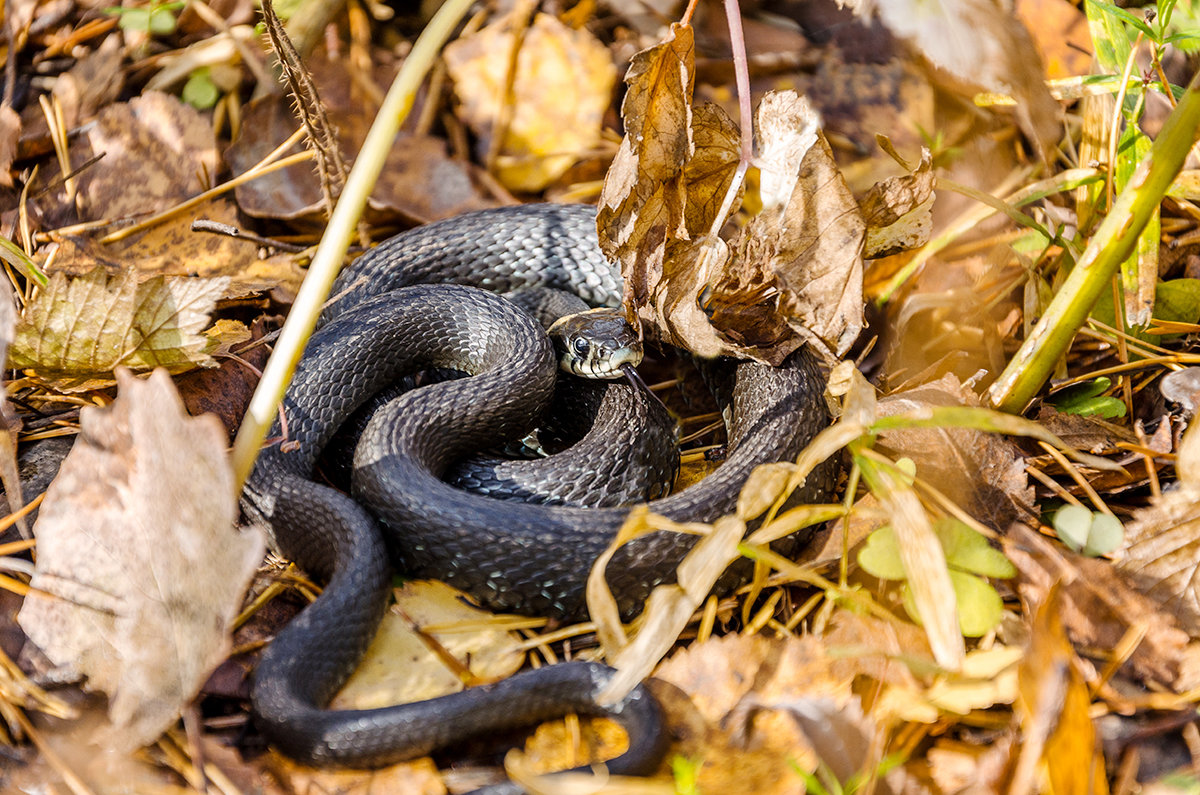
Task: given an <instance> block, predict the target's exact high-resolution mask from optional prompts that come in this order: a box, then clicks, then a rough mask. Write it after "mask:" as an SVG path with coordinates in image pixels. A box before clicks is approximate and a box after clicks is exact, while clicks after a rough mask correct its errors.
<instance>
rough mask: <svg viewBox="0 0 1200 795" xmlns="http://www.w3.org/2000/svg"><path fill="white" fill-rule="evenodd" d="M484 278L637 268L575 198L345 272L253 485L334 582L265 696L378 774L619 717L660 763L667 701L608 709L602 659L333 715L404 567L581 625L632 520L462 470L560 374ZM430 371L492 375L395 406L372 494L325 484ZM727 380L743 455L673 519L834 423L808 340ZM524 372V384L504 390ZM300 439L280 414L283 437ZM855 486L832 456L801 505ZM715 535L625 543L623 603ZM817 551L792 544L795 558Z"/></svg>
mask: <svg viewBox="0 0 1200 795" xmlns="http://www.w3.org/2000/svg"><path fill="white" fill-rule="evenodd" d="M434 282H436V283H442V284H439V285H437V286H429V283H434ZM445 283H449V284H450V285H469V286H462V287H455V286H446V284H445ZM473 287H482V288H485V289H486V290H491V291H497V292H499V291H508V290H517V289H522V288H528V287H552V288H558V289H563V290H568V291H571V292H574V293H576V294H578V295H579V296H580V297H582V298H583V299H584V300H586V301H587V302H588V303H589V304H592V305H595V306H605V305H608V306H613V305H616V304H617V303H618V302H619V300H620V297H621V282H620V275H619V272H617V271H616V269H615V268H614V267H613V266H612V265H610V264H609V263H608V262H607V261H606V260H605V259H604V257H603V255H602V254H601V252H600V250H599V247H598V245H597V242H596V232H595V210H594V209H593V208H591V207H586V206H573V205H549V204H540V205H523V206H519V207H508V208H501V209H497V210H485V211H481V212H477V213H470V214H467V215H462V216H458V217H455V218H452V219H448V220H446V221H441V222H437V223H434V224H429V225H427V226H423V227H420V228H417V229H415V230H412V231H410V232H406V233H403V234H401V235H398V236H397V237H395V238H392V239H390V240H388V241H385V242H384V243H383V244H381V245H380V246H378V247H377V248H375V249H374V250H372V251H370V252H369V253H367V254H365V255H364V256H362V257H361V258H359V259H358V260H357V261H356V262H354V263H353V264H352V265H351V266H349V267H348V268H347V269H346V271H345V272H344V273H343V274H342V275H341V276H340V277H339V279H338V282H337V284H335V286H334V295H335V301H334V302H333V303H332V304H331V306H330V307H329V308H328V309H327V310H326V313H325V315H324V316H323V318H322V325H321V327H320V328H319V329H318V331H317V332H316V334H314V336H313V338H312V340H311V341H310V343H309V347H308V349H307V351H306V353H305V356H304V358H303V360H302V361H301V363H300V366H299V368H298V370H297V373H296V377H295V379H294V380H293V383H292V385H291V387H290V388H289V391H288V394H287V397H286V399H285V401H284V405H283V413H284V414H285V416H286V419H287V436H288V440H289V445H288V449H287V451H285V450H283V449H281V447H280V446H279V445H276V446H273V447H268V448H267V449H264V450H263V452H262V454H261V455H260V457H259V459H258V462H257V464H256V466H255V469H254V472H253V474H252V475H251V477H250V479H249V481H248V483H247V486H246V490H245V492H244V495H243V507H244V510H245V512H246V513H247V515H248V516H250V517H252V518H257V519H259V520H262V521H263V522H265V523H266V524H267V525H269V527H270V528H271V533H272V537H273V538H272V540H273V544H274V548H275V549H276V550H277V551H278V552H279V553H280V554H281V555H283V556H284V557H286V558H289V559H291V560H293V561H295V562H296V563H297V564H298V565H299V566H301V567H302V568H303V569H305V570H306V571H308V572H309V573H310V574H312V575H313V576H314V577H316V578H318V579H320V580H322V581H324V582H326V583H327V584H326V586H325V588H324V591H323V593H322V595H321V596H320V598H318V599H317V600H316V602H314V603H313V604H312V605H310V606H309V607H308V608H306V609H305V610H304V611H303V612H301V613H300V615H299V616H298V617H297V618H296V619H294V620H293V621H292V622H291V623H290V624H289V625H288V626H287V627H285V628H284V629H283V630H282V631H281V632H279V634H278V635H277V636H276V638H275V639H274V641H273V642H272V643H271V644H270V646H269V647H268V649H267V650H266V652H265V653H264V655H263V658H262V660H261V661H260V663H259V665H258V668H257V671H256V674H255V682H254V687H253V692H252V711H253V716H254V719H255V722H256V724H257V725H258V727H259V728H260V730H261V731H262V732H263V733H264V735H265V736H266V737H267V739H268V740H269V741H270V742H271V743H272V744H274V745H275V746H276V747H278V748H279V749H280V750H281V751H283V752H284V753H286V754H288V755H290V756H292V757H294V758H297V759H299V760H301V761H307V762H312V763H317V764H337V765H343V766H352V767H367V766H377V765H382V764H386V763H390V762H394V761H399V760H401V759H407V758H414V757H418V756H422V755H425V754H427V753H429V752H431V751H432V750H434V749H437V748H441V747H444V746H445V745H447V744H453V743H455V742H458V741H460V740H462V739H464V738H465V737H468V736H472V735H477V734H487V733H492V732H499V731H503V730H505V729H508V728H512V727H516V726H527V725H530V724H532V723H536V722H538V721H540V720H543V719H548V718H550V717H555V716H560V715H563V714H565V713H568V712H579V713H581V714H604V715H609V716H611V717H614V718H615V719H616V720H618V722H620V723H621V724H622V725H623V726H624V727H625V729H626V731H627V732H628V733H629V735H630V743H629V750H628V751H627V752H626V753H625V754H624V755H622V756H621V757H618V758H617V759H614V760H612V761H611V762H609V763H608V765H609V769H610V771H611V772H614V773H628V774H636V773H644V772H648V771H649V770H652V769H653V768H654V767H655V765H656V764H657V761H658V759H659V758H660V756H661V754H662V752H663V743H665V739H664V737H663V734H662V731H661V726H660V715H659V708H658V706H657V703H656V702H655V701H654V699H653V698H652V697H650V696H649V694H648V693H647V692H646V691H645V690H644V689H642V688H640V687H639V688H638V689H636V690H635V691H634V692H633V693H631V694H630V695H629V696H628V697H627V698H626V699H625V700H624V701H622V702H621V703H619V704H617V705H615V706H605V707H601V706H599V705H598V704H597V703H596V702H595V694H596V693H597V692H598V691H599V690H600V689H601V688H602V687H603V685H604V684H605V683H606V682H607V680H608V678H609V676H610V674H611V671H610V669H608V668H607V667H605V666H602V665H598V664H592V663H580V662H572V663H564V664H559V665H553V666H548V667H546V668H542V669H540V670H536V671H530V672H527V673H523V674H519V675H517V676H515V677H512V678H510V679H507V680H504V681H502V682H499V683H496V684H494V685H487V686H484V687H477V688H470V689H468V690H465V691H463V692H461V693H456V694H453V695H449V696H444V697H441V698H438V699H433V700H430V701H425V702H420V703H416V704H408V705H401V706H397V707H389V708H384V709H378V710H366V711H332V710H328V709H326V704H327V703H328V701H329V699H330V698H331V697H332V696H333V694H334V692H336V690H337V688H338V687H340V685H341V683H342V682H343V681H344V680H345V678H346V677H347V676H349V674H350V672H351V671H352V670H353V668H354V666H355V665H356V664H357V662H358V660H359V659H360V658H361V657H362V655H363V654H364V653H365V650H366V647H367V645H368V643H369V641H370V639H371V637H372V635H373V633H374V631H375V628H376V626H377V624H378V622H379V620H380V618H381V616H382V614H383V611H384V609H385V605H386V600H387V596H388V589H389V587H390V576H391V571H392V568H391V561H393V560H394V561H395V562H396V564H397V566H398V567H399V570H401V571H404V572H405V573H408V574H412V575H414V576H418V577H432V578H436V579H441V580H444V581H446V582H448V583H449V584H451V585H453V586H455V587H457V588H460V589H462V590H464V591H466V592H467V593H469V594H471V595H472V596H473V597H475V598H476V599H478V600H479V601H481V602H482V603H484V604H485V605H487V606H489V607H491V608H494V609H498V610H508V611H518V612H522V613H531V614H537V615H546V616H556V617H562V618H579V617H580V616H582V615H584V614H585V611H586V607H585V604H584V597H583V589H584V583H585V581H586V578H587V576H588V572H589V570H590V569H591V566H592V564H593V562H594V561H595V559H596V558H597V556H598V555H599V554H600V553H601V552H602V551H603V550H604V549H605V547H606V546H607V545H608V543H609V541H610V540H611V538H612V537H613V536H614V534H615V533H616V532H617V530H618V528H619V527H620V525H621V523H622V522H623V520H624V519H625V516H626V514H627V513H628V510H627V509H622V508H595V509H591V508H580V507H573V506H563V505H528V504H523V503H519V502H501V501H497V500H491V499H488V498H487V497H483V496H480V495H475V494H470V493H466V492H462V491H460V490H457V489H454V488H452V487H450V486H448V485H446V484H445V483H444V482H443V481H442V480H441V475H442V474H443V473H444V472H445V471H446V470H447V468H448V467H450V465H451V464H453V463H454V461H456V460H458V459H461V458H463V457H464V456H467V455H470V454H472V453H474V452H477V451H478V450H480V449H481V447H480V446H481V445H482V446H484V447H486V446H487V445H488V444H492V443H494V441H495V436H496V434H500V435H508V436H512V435H516V436H519V435H521V434H522V433H524V432H525V431H527V430H528V429H529V424H530V422H531V421H532V418H533V417H534V416H536V414H537V413H539V412H540V411H541V410H542V408H543V407H544V406H545V404H546V403H547V402H548V401H549V400H550V394H551V391H552V389H553V381H554V378H555V370H556V366H555V362H554V355H553V353H552V351H551V350H550V345H549V343H548V342H547V341H546V338H545V334H544V333H543V332H542V331H541V330H540V327H538V326H537V324H536V323H534V322H533V321H532V320H530V319H529V318H528V317H526V316H524V315H523V314H522V313H521V312H519V311H518V310H516V309H515V308H513V307H512V306H511V305H510V304H508V302H506V301H505V300H503V299H501V298H499V297H498V296H495V295H493V294H491V293H487V292H482V291H480V290H477V289H473ZM429 368H452V369H459V370H463V371H465V372H471V373H476V375H474V376H473V377H470V378H464V379H458V380H454V381H448V382H444V383H438V384H433V385H430V386H427V387H424V388H422V389H419V390H415V391H412V392H408V393H406V394H404V395H402V396H401V397H400V398H398V399H396V400H393V401H392V402H390V403H388V404H387V405H386V406H385V407H384V408H382V409H380V410H378V411H377V412H376V414H375V415H374V417H373V418H372V419H371V421H370V422H369V423H368V426H367V430H366V432H365V433H364V437H363V440H362V442H360V444H359V446H358V448H357V453H356V455H355V462H354V465H355V474H354V489H353V492H354V499H351V498H350V497H348V496H347V495H345V494H343V493H341V492H339V491H336V490H334V489H332V488H330V487H328V486H325V485H323V484H321V483H318V482H314V479H313V468H314V465H315V464H316V461H317V459H318V456H319V455H320V452H321V449H322V448H323V447H324V446H325V445H326V444H327V443H328V442H329V439H330V437H331V436H332V435H333V434H334V432H335V431H336V430H337V427H338V426H339V425H340V424H341V423H342V422H343V421H344V420H345V419H346V418H347V417H348V416H350V415H351V414H352V413H353V412H354V410H355V409H356V408H357V407H358V406H359V405H361V404H362V403H363V402H364V401H366V400H367V399H368V398H369V397H370V396H371V394H373V393H374V392H375V391H377V390H379V389H381V388H383V387H385V386H386V385H387V384H388V383H389V382H390V381H392V380H393V379H395V378H396V377H397V376H399V375H403V374H407V373H410V372H412V371H413V370H421V369H429ZM717 370H718V375H717V381H718V382H721V383H724V387H720V386H719V387H718V388H716V389H715V390H714V393H715V394H717V395H718V398H719V400H721V399H722V396H723V402H724V403H725V404H726V405H727V407H728V408H730V409H731V411H730V412H729V413H728V422H727V426H728V438H729V456H728V458H727V460H726V461H725V463H724V464H723V465H722V466H721V467H720V468H718V469H717V471H716V472H715V473H714V474H712V475H710V476H709V477H707V478H705V479H704V480H703V481H702V482H700V483H698V484H695V485H693V486H691V487H689V488H687V489H684V490H682V491H680V492H679V493H676V494H673V495H671V496H669V497H665V498H662V499H658V500H654V501H653V502H651V503H650V507H651V509H652V510H654V511H656V512H658V513H660V514H663V515H665V516H667V517H670V518H672V519H676V520H681V521H711V520H713V519H715V518H717V517H718V516H721V515H722V514H725V513H728V512H730V511H731V510H732V509H733V507H734V506H735V504H736V500H737V495H738V491H739V489H740V487H741V485H742V484H743V483H744V481H745V479H746V477H747V476H748V475H749V473H750V471H751V470H752V469H753V468H754V467H755V466H757V465H758V464H761V463H764V462H770V461H783V460H788V459H792V458H794V457H795V456H796V455H797V454H798V453H799V452H800V450H801V449H803V447H804V446H805V445H806V444H807V443H808V442H809V441H810V440H811V438H812V437H813V436H814V435H815V434H816V433H817V432H818V431H819V430H821V429H822V428H823V427H824V426H825V425H826V424H827V422H828V419H827V416H826V412H825V408H824V402H823V399H822V393H823V388H824V384H823V380H822V377H821V375H820V372H819V370H818V368H817V366H816V363H815V362H814V360H813V359H812V357H811V355H810V354H808V353H807V352H805V351H803V350H802V351H798V352H797V353H795V354H793V355H792V356H791V357H789V359H788V360H787V361H786V362H785V363H784V364H783V365H782V366H781V367H778V368H772V367H767V366H763V365H759V364H754V363H750V362H737V363H733V362H730V363H727V364H724V365H721V366H720V367H718V368H717ZM513 383H515V384H516V385H517V388H516V390H515V392H514V391H512V390H511V389H510V391H508V392H502V391H496V392H495V393H494V395H495V396H492V394H493V390H494V389H497V390H498V389H499V388H500V387H501V386H503V385H508V386H509V387H511V386H512V384H513ZM280 434H281V428H280V426H279V424H278V423H277V424H276V428H275V429H274V431H273V432H272V434H271V435H272V437H278V436H279V435H280ZM636 441H637V440H636V439H628V438H619V437H618V438H615V439H614V440H613V444H612V449H613V450H614V451H616V452H617V455H618V456H619V455H620V451H621V450H623V449H627V447H628V446H630V445H635V444H636ZM836 477H837V469H836V464H834V463H827V464H825V465H823V466H822V467H820V468H818V469H817V470H816V471H814V472H813V473H812V475H810V476H809V478H808V480H807V482H806V483H805V484H804V485H803V486H802V487H801V489H800V490H799V491H798V493H797V494H796V495H795V499H796V500H798V501H802V502H821V501H825V500H826V499H827V498H828V497H829V496H830V495H831V494H832V492H833V488H834V485H835V480H836ZM694 543H695V539H694V537H691V536H687V535H683V534H675V533H666V532H660V533H654V534H651V535H648V536H644V537H642V538H639V539H637V540H636V541H634V542H632V543H630V544H627V545H626V546H624V547H623V548H622V549H621V550H619V551H618V553H617V555H616V557H615V558H614V560H613V562H612V564H611V565H610V566H609V568H608V575H607V576H608V580H609V584H610V586H611V587H612V589H613V593H614V594H615V595H616V597H617V599H618V602H619V606H620V608H621V610H622V611H623V612H624V613H625V614H626V615H631V614H633V613H635V612H636V611H637V610H638V609H640V605H641V604H642V603H643V601H644V600H645V598H646V596H647V595H648V594H649V592H650V590H651V589H652V588H653V587H655V586H656V585H659V584H661V583H664V582H669V581H672V580H673V578H674V572H675V568H676V566H677V564H678V563H679V561H680V560H681V559H682V558H683V556H684V555H685V554H686V553H687V551H688V550H689V549H690V548H691V547H692V545H693V544H694ZM803 543H804V539H791V540H790V541H789V542H785V543H784V544H783V547H782V551H784V552H788V551H792V550H794V549H796V548H799V546H800V545H802V544H803ZM733 576H734V577H736V575H733ZM725 584H726V585H731V584H734V583H733V582H728V583H725Z"/></svg>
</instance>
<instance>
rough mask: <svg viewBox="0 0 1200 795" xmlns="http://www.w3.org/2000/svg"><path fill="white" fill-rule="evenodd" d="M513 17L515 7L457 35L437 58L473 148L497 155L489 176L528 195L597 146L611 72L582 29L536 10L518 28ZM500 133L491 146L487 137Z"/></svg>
mask: <svg viewBox="0 0 1200 795" xmlns="http://www.w3.org/2000/svg"><path fill="white" fill-rule="evenodd" d="M518 16H521V17H523V16H524V15H523V14H520V13H519V12H514V13H513V14H510V15H509V16H508V17H507V18H506V19H504V20H501V21H500V22H497V23H495V24H493V25H489V26H488V27H486V28H484V29H482V30H480V31H479V32H478V33H474V34H471V35H469V36H463V37H461V38H459V39H456V40H455V41H454V42H452V43H450V44H449V45H447V47H446V51H445V54H444V57H445V60H446V69H447V71H448V72H449V74H450V77H451V79H453V80H454V93H455V96H457V97H458V101H459V107H458V109H457V111H456V112H457V113H458V115H459V116H460V117H461V118H462V119H463V121H464V122H466V124H467V125H468V126H469V127H470V128H471V129H472V131H473V132H474V133H475V135H476V136H477V137H478V139H479V142H480V148H482V149H483V150H484V151H485V152H496V153H497V155H496V160H495V164H494V165H495V174H496V177H497V178H498V179H499V180H500V181H501V182H502V183H504V185H505V187H507V188H508V189H509V190H512V191H518V192H523V193H532V192H536V191H540V190H543V189H544V188H545V187H546V186H547V185H549V184H550V183H552V182H553V181H554V180H556V179H558V178H559V177H560V176H562V175H563V173H564V172H565V171H566V170H567V169H568V168H570V166H571V165H572V164H574V163H575V161H576V160H578V159H579V158H580V157H581V156H583V155H585V154H586V153H587V152H589V151H590V150H592V149H594V148H595V147H596V145H597V144H599V143H600V133H601V127H602V122H603V121H604V113H605V111H607V110H608V105H609V103H610V102H611V100H612V90H613V84H614V83H616V79H617V72H616V68H615V67H614V66H613V62H612V57H611V56H610V55H609V53H608V49H607V48H606V47H605V46H604V45H603V44H601V43H600V41H599V40H597V39H596V38H595V37H594V36H593V35H592V34H591V33H589V32H588V31H586V30H583V29H578V30H575V29H572V28H569V27H567V26H566V25H564V24H563V23H561V22H559V21H558V19H556V18H555V17H554V16H553V15H551V14H543V13H538V14H535V15H534V17H533V22H532V23H531V24H530V25H529V27H528V29H526V30H522V31H518V30H516V29H515V28H516V24H517V23H516V21H515V20H516V18H517V17H518ZM514 46H516V47H519V51H518V52H517V54H516V59H515V64H514V62H513V47H514ZM510 69H511V83H510V82H509V79H510ZM509 112H511V117H510V118H508V119H507V120H506V121H505V122H504V123H503V126H502V127H501V126H500V125H501V119H502V118H503V117H504V114H506V113H509ZM501 132H502V133H503V140H502V141H501V142H499V143H497V142H495V141H494V140H493V137H494V136H495V135H497V134H500V133H501Z"/></svg>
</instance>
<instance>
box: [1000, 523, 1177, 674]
mask: <svg viewBox="0 0 1200 795" xmlns="http://www.w3.org/2000/svg"><path fill="white" fill-rule="evenodd" d="M1002 543H1003V547H1004V554H1005V555H1006V556H1007V557H1008V559H1009V560H1011V561H1012V563H1013V565H1014V566H1016V567H1017V570H1018V571H1019V572H1020V580H1019V583H1020V590H1021V594H1022V596H1023V597H1024V598H1025V599H1026V600H1027V601H1029V602H1034V603H1040V602H1042V601H1044V600H1045V599H1046V598H1047V596H1046V595H1047V594H1048V593H1049V591H1050V588H1051V587H1052V586H1053V585H1054V584H1055V583H1061V588H1060V594H1059V597H1058V600H1057V603H1056V608H1055V609H1056V610H1057V611H1058V612H1059V613H1060V615H1061V619H1062V623H1063V625H1064V626H1065V627H1066V630H1067V632H1068V634H1069V635H1070V637H1071V640H1072V641H1073V642H1074V643H1076V644H1078V645H1080V646H1083V647H1085V648H1095V649H1115V648H1117V646H1118V644H1120V642H1121V640H1122V639H1123V638H1124V637H1125V634H1126V633H1127V632H1128V631H1129V630H1130V628H1132V627H1136V628H1138V630H1139V631H1140V632H1142V633H1144V635H1143V637H1142V640H1141V642H1140V643H1139V644H1138V645H1137V646H1136V647H1135V648H1134V649H1133V652H1132V654H1131V655H1130V657H1129V659H1128V661H1127V662H1126V663H1125V665H1124V666H1123V670H1125V671H1128V672H1130V673H1132V674H1134V675H1136V676H1137V677H1139V678H1141V679H1144V680H1148V681H1151V682H1158V683H1161V684H1164V685H1168V686H1173V687H1179V686H1180V685H1179V684H1177V683H1178V682H1180V681H1181V675H1182V674H1183V673H1184V671H1183V668H1182V666H1183V663H1184V661H1185V660H1186V659H1187V656H1186V655H1187V648H1188V635H1187V633H1186V632H1184V631H1183V630H1181V629H1180V628H1179V625H1178V622H1177V621H1176V619H1175V617H1174V616H1173V615H1171V614H1170V613H1169V612H1167V611H1164V610H1161V609H1159V608H1158V606H1157V605H1156V604H1154V603H1153V602H1152V601H1151V600H1150V599H1148V598H1147V597H1145V596H1143V595H1142V594H1140V593H1138V592H1137V591H1135V590H1134V589H1133V588H1131V587H1130V586H1129V584H1128V583H1126V582H1125V581H1124V580H1123V579H1122V577H1121V576H1120V575H1119V574H1118V572H1117V571H1116V569H1114V567H1113V565H1112V564H1111V563H1110V562H1109V561H1106V560H1101V559H1098V558H1084V557H1080V556H1078V555H1075V554H1073V553H1071V552H1068V551H1067V550H1065V549H1063V548H1062V547H1061V546H1059V545H1056V544H1053V543H1051V542H1050V541H1049V540H1048V539H1046V538H1045V537H1043V536H1042V535H1041V534H1040V533H1035V532H1033V531H1032V530H1030V529H1029V528H1027V527H1025V526H1024V525H1022V524H1020V523H1015V524H1013V525H1012V526H1011V527H1009V529H1008V531H1007V534H1006V535H1005V536H1004V537H1003V538H1002ZM1188 679H1191V675H1190V674H1189V676H1188Z"/></svg>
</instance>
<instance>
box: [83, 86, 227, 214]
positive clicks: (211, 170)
mask: <svg viewBox="0 0 1200 795" xmlns="http://www.w3.org/2000/svg"><path fill="white" fill-rule="evenodd" d="M213 141H214V137H213V131H212V124H211V122H209V121H208V120H207V119H206V118H205V117H204V116H202V115H201V114H200V112H199V111H197V110H196V109H194V108H193V107H191V106H190V105H187V104H185V103H183V102H182V101H180V100H179V99H178V98H177V97H174V96H171V95H170V94H162V93H158V92H148V93H145V94H142V95H141V96H138V97H134V98H133V99H131V100H130V101H129V102H126V103H119V104H112V105H107V106H106V107H104V108H103V109H102V110H101V111H100V113H99V115H98V116H97V117H96V123H95V124H94V125H92V126H90V127H89V128H88V131H87V142H88V144H89V146H90V147H91V152H92V153H93V154H97V155H99V154H103V155H104V157H103V158H102V159H101V160H99V161H98V162H97V163H96V164H95V165H94V166H92V167H91V168H89V169H87V170H86V171H84V172H83V174H81V175H80V177H79V198H78V207H79V214H80V217H81V218H82V219H83V220H88V221H97V220H112V219H117V218H130V217H136V216H139V215H146V214H149V213H153V212H157V211H159V210H165V209H167V208H168V207H171V206H172V205H174V204H176V203H178V202H179V201H180V200H182V199H186V198H188V197H190V196H194V195H195V194H197V193H200V192H201V191H202V190H204V189H206V188H209V187H212V180H213V177H214V175H215V174H216V173H217V167H218V165H219V162H220V161H219V160H218V158H217V151H216V147H215V144H214V143H213ZM73 155H74V156H75V157H78V158H79V159H80V162H82V160H83V157H82V155H83V153H79V154H75V153H74V150H73ZM72 162H74V159H73V161H72ZM131 175H136V178H134V177H132V176H131Z"/></svg>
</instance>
